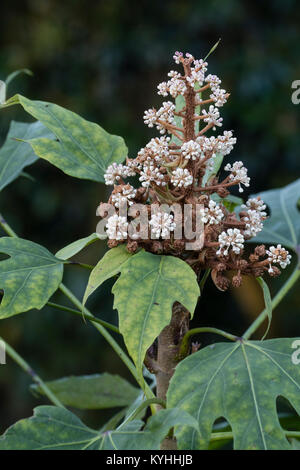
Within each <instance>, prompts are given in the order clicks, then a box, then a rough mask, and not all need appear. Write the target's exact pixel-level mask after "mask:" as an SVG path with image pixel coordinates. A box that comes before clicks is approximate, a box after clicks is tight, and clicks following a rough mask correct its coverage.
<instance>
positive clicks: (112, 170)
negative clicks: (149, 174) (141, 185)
mask: <svg viewBox="0 0 300 470" xmlns="http://www.w3.org/2000/svg"><path fill="white" fill-rule="evenodd" d="M128 176H135V171H134V170H133V169H132V168H130V167H129V166H127V165H122V164H121V163H119V164H118V163H115V162H114V163H112V164H111V165H109V167H108V168H107V170H106V172H105V173H104V179H105V184H106V185H113V184H115V183H116V182H118V181H120V179H121V178H122V177H123V178H127V177H128Z"/></svg>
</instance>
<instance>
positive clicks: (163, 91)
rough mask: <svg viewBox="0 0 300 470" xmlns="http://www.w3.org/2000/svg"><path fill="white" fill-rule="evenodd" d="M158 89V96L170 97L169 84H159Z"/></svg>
mask: <svg viewBox="0 0 300 470" xmlns="http://www.w3.org/2000/svg"><path fill="white" fill-rule="evenodd" d="M157 89H158V92H157V94H158V95H162V96H168V93H169V86H168V83H167V82H161V83H159V85H157Z"/></svg>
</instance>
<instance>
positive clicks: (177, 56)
mask: <svg viewBox="0 0 300 470" xmlns="http://www.w3.org/2000/svg"><path fill="white" fill-rule="evenodd" d="M182 58H183V53H182V52H178V51H176V52H175V54H174V55H173V59H174V60H175V63H176V64H180V59H182Z"/></svg>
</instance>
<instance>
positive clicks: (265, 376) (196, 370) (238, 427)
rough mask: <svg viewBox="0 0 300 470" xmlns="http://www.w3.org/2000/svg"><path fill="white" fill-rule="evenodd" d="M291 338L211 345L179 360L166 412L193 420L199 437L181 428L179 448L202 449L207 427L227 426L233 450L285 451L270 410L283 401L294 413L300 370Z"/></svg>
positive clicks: (299, 397) (298, 399)
mask: <svg viewBox="0 0 300 470" xmlns="http://www.w3.org/2000/svg"><path fill="white" fill-rule="evenodd" d="M293 342H294V340H293V339H286V338H285V339H274V340H267V341H263V342H260V341H244V342H243V343H241V342H236V343H217V344H214V345H212V346H208V347H206V348H204V349H202V350H200V351H199V352H197V353H194V354H192V355H191V356H189V357H188V358H186V359H184V360H183V361H182V362H181V363H180V364H179V365H178V366H177V367H176V370H175V374H174V376H173V378H172V380H171V383H170V388H169V390H168V396H167V403H168V407H177V408H180V409H182V410H185V411H187V412H188V413H190V414H191V415H192V416H194V417H195V418H196V419H197V421H198V423H199V429H200V434H199V435H198V434H196V433H194V432H193V431H191V430H190V429H187V428H181V430H180V431H178V433H177V437H178V440H179V446H180V448H182V449H205V448H207V447H208V444H209V440H210V435H211V430H212V426H213V423H214V422H215V420H216V419H217V418H220V417H223V418H225V419H226V420H227V421H228V423H229V424H230V426H231V428H232V432H233V436H234V447H235V449H268V450H271V449H277V450H281V449H289V448H290V444H289V442H288V441H287V439H286V437H285V434H284V431H283V429H282V428H281V426H280V423H279V419H278V414H277V410H276V399H277V397H278V396H283V397H284V398H286V399H287V400H289V402H290V403H291V405H292V406H293V407H294V408H295V410H296V412H297V413H298V414H300V367H299V365H295V364H293V362H292V353H293V349H292V344H293Z"/></svg>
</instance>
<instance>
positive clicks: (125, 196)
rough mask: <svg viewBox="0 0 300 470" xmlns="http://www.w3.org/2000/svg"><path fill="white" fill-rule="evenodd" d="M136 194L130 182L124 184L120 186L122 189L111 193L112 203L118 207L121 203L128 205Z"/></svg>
mask: <svg viewBox="0 0 300 470" xmlns="http://www.w3.org/2000/svg"><path fill="white" fill-rule="evenodd" d="M135 196H136V189H134V187H133V186H131V184H126V186H123V187H122V190H121V191H120V192H117V193H113V194H112V195H111V200H112V203H113V204H114V206H115V207H120V206H121V204H122V203H125V202H126V203H128V205H129V206H132V204H133V201H131V199H134V198H135Z"/></svg>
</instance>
